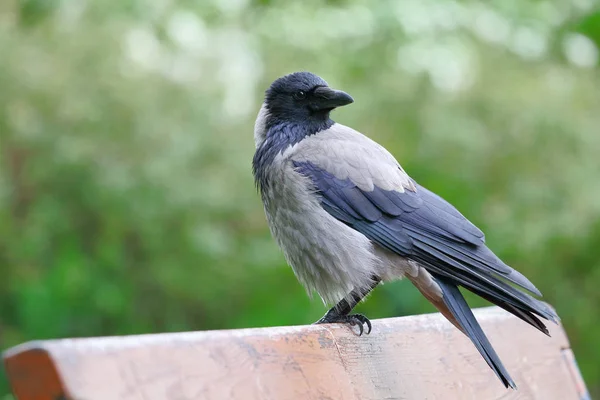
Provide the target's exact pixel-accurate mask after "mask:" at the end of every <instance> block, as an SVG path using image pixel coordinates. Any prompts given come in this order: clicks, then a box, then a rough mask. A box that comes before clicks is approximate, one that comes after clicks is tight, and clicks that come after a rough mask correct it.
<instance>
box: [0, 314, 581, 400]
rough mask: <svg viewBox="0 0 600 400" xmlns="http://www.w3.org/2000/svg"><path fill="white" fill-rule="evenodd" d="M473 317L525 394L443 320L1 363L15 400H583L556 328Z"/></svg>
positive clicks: (118, 345) (70, 342)
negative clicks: (546, 331)
mask: <svg viewBox="0 0 600 400" xmlns="http://www.w3.org/2000/svg"><path fill="white" fill-rule="evenodd" d="M475 314H476V316H477V318H478V319H479V321H480V322H481V324H482V326H483V328H484V330H485V331H486V332H487V334H488V336H489V338H490V340H491V342H492V344H493V345H494V347H495V348H496V350H497V351H498V353H499V355H500V358H501V359H502V360H503V361H504V363H505V365H506V367H507V368H508V371H509V372H510V373H511V374H512V376H513V378H514V380H515V381H516V383H517V385H518V387H519V389H518V391H512V390H507V389H505V388H504V387H503V386H502V384H501V383H500V381H499V380H498V379H497V378H496V376H495V375H494V373H493V372H492V371H491V370H490V369H489V368H488V366H487V365H486V363H485V362H484V361H483V359H482V358H481V357H480V355H479V354H478V353H477V351H476V350H475V348H474V347H473V345H472V344H471V342H470V341H469V340H468V339H467V338H466V337H465V336H463V335H462V334H461V333H460V332H459V331H458V330H457V329H456V328H454V327H453V326H452V325H451V324H450V323H448V322H447V321H446V320H445V319H443V317H442V316H441V315H440V314H429V315H420V316H414V317H404V318H391V319H382V320H374V321H373V332H372V333H371V334H370V335H368V336H367V335H364V336H362V337H358V336H356V335H355V334H354V333H352V332H351V331H350V330H349V329H348V328H347V327H344V326H338V325H320V326H314V325H312V326H298V327H278V328H260V329H243V330H232V331H209V332H190V333H173V334H157V335H141V336H125V337H104V338H90V339H65V340H50V341H39V342H31V343H26V344H24V345H21V346H17V347H15V348H12V349H10V350H8V351H7V352H6V353H5V355H4V362H5V365H6V371H7V374H8V376H9V380H10V383H11V385H12V387H13V390H14V393H15V395H16V396H17V398H18V399H19V400H59V399H76V400H113V399H114V400H158V399H173V400H191V399H277V400H283V399H306V400H311V399H335V400H337V399H361V400H363V399H364V400H368V399H410V400H413V399H444V400H447V399H461V400H464V399H476V400H482V399H484V400H485V399H543V400H551V399H561V400H570V399H585V398H588V397H586V396H587V394H586V391H585V385H584V384H583V381H582V380H581V378H580V375H579V372H578V369H577V367H576V365H575V362H574V359H573V357H572V353H571V351H570V348H569V343H568V340H567V337H566V336H565V334H564V331H563V330H562V328H561V327H559V326H555V325H554V324H551V326H550V331H551V334H552V337H551V338H549V337H546V336H544V335H543V334H541V333H540V332H538V331H536V330H535V329H533V328H531V327H530V326H528V325H526V324H525V323H523V322H521V321H520V320H518V319H517V318H515V317H513V316H510V315H509V314H507V313H505V312H504V311H502V310H500V309H497V308H485V309H478V310H476V313H475Z"/></svg>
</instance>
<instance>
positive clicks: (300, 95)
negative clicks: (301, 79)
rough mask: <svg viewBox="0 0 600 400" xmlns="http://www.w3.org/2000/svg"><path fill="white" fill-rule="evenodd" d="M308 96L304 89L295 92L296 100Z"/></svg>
mask: <svg viewBox="0 0 600 400" xmlns="http://www.w3.org/2000/svg"><path fill="white" fill-rule="evenodd" d="M305 97H306V93H304V92H303V91H302V90H299V91H297V92H296V93H294V98H295V99H296V100H302V99H304V98H305Z"/></svg>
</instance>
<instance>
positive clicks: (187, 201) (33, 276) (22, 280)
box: [0, 0, 600, 399]
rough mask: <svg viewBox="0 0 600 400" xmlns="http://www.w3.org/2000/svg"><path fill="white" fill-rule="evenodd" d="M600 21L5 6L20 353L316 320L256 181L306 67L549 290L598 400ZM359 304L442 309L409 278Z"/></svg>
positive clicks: (508, 1)
mask: <svg viewBox="0 0 600 400" xmlns="http://www.w3.org/2000/svg"><path fill="white" fill-rule="evenodd" d="M599 6H600V5H599V4H598V3H596V2H595V1H593V0H560V1H559V0H546V1H525V0H496V1H492V2H485V3H484V2H467V1H464V2H461V1H452V0H410V1H409V0H380V1H377V2H371V1H368V0H354V1H329V2H323V1H316V0H310V1H307V0H303V1H302V2H292V1H283V0H281V1H269V0H262V1H256V0H254V1H252V0H212V1H198V0H197V1H190V0H181V1H175V0H153V1H147V0H144V1H142V0H103V1H97V2H92V1H86V0H79V1H66V0H65V1H60V0H53V1H52V0H29V1H17V0H2V1H1V2H0V221H1V223H0V349H5V348H7V347H9V346H12V345H15V344H17V343H20V342H23V341H27V340H32V339H45V338H58V337H72V336H96V335H114V334H134V333H147V332H167V331H180V330H202V329H223V328H242V327H259V326H272V325H289V324H307V323H311V322H313V321H314V320H316V319H318V318H319V317H320V316H321V315H322V314H323V313H324V311H325V307H324V306H323V304H322V303H321V302H320V301H319V300H318V299H315V300H313V301H310V300H309V299H308V297H307V296H306V294H305V292H304V290H303V289H302V287H301V286H300V285H299V284H298V283H297V281H296V279H295V277H294V276H293V273H292V271H291V269H290V268H289V267H287V266H286V263H285V261H284V259H283V256H282V254H281V252H280V251H279V250H278V248H277V247H276V245H275V243H274V241H273V240H272V239H271V237H270V234H269V231H268V228H267V225H266V222H265V218H264V215H263V210H262V205H261V203H260V199H259V196H258V195H257V194H256V191H255V188H254V183H253V180H252V175H251V168H250V164H251V159H252V155H253V151H254V142H253V138H252V132H253V124H254V118H255V115H256V112H257V110H258V108H259V107H260V103H261V101H262V94H263V91H264V89H265V88H266V87H267V86H268V84H269V83H270V82H271V81H272V80H274V79H275V78H277V77H278V76H281V75H283V74H285V73H289V72H292V71H296V70H304V69H306V70H310V71H312V72H315V73H317V74H319V75H321V76H322V77H324V78H325V79H326V80H327V81H328V82H329V83H330V84H331V85H332V86H335V87H337V88H340V89H343V90H345V91H347V92H349V93H350V94H352V96H354V98H355V103H354V104H353V105H351V106H349V107H344V108H343V109H340V110H339V111H336V112H335V113H334V118H335V119H336V120H338V121H339V122H342V123H344V124H346V125H350V126H352V127H354V128H356V129H358V130H360V131H362V132H364V133H366V134H368V135H370V136H371V137H372V138H374V139H375V140H377V141H379V142H380V143H382V144H383V145H384V146H386V147H387V148H388V149H389V150H390V151H391V152H392V153H393V154H394V155H396V156H397V158H398V159H399V160H400V162H401V163H402V164H403V166H404V167H405V169H406V170H407V171H408V172H409V173H410V174H411V175H412V176H413V177H414V178H415V179H417V180H418V181H419V182H420V183H421V184H423V185H424V186H426V187H429V188H430V189H432V190H434V191H436V192H438V193H439V194H441V195H442V196H444V197H445V198H447V199H448V200H449V201H451V202H452V203H454V204H455V205H456V206H457V207H458V208H459V209H460V210H461V211H462V212H463V213H464V214H466V216H467V217H469V218H470V219H471V220H472V221H473V222H475V223H476V224H477V225H479V226H480V227H481V228H482V229H483V230H484V231H485V232H486V234H487V241H488V243H489V245H490V247H491V248H492V249H494V250H495V251H496V252H497V253H498V254H499V255H500V256H501V257H502V258H503V259H504V260H505V261H506V262H507V263H509V264H511V265H513V266H515V267H517V268H518V269H519V270H521V271H522V272H524V273H525V274H526V275H527V276H528V277H529V278H530V279H531V280H532V281H533V282H535V284H536V285H537V286H538V287H539V288H540V289H541V291H542V292H543V293H544V294H545V296H546V299H547V300H548V301H550V302H551V303H552V304H553V305H554V306H555V307H556V308H557V310H558V312H559V314H560V316H561V317H562V319H563V323H564V325H565V327H566V330H567V332H568V334H569V337H570V340H571V343H572V345H573V347H574V350H575V354H576V356H577V358H578V360H579V365H580V367H581V370H582V372H583V375H584V378H585V379H586V382H587V384H588V386H589V389H590V390H591V392H592V396H594V395H595V396H600V362H599V361H598V360H599V359H600V339H599V336H600V318H599V314H600V311H599V310H600V290H598V285H599V284H600V261H599V260H600V76H599V73H598V71H599V70H598V45H599V44H600V11H598V10H600V7H599ZM472 300H473V302H472V304H473V305H475V306H482V305H484V304H485V303H484V302H482V301H477V300H476V299H472ZM359 307H360V309H361V310H362V311H363V312H365V313H368V315H369V316H370V317H372V318H377V317H391V316H400V315H408V314H415V313H423V312H431V311H433V309H432V308H431V307H430V306H428V305H427V304H426V303H425V301H424V300H423V299H422V298H421V297H420V295H419V294H418V293H417V291H416V290H414V289H413V288H412V287H411V286H410V285H409V284H407V283H406V282H398V283H395V284H388V285H385V286H384V287H382V288H380V289H379V290H377V291H376V293H375V294H374V295H373V296H372V297H371V298H370V300H369V301H368V302H367V303H365V304H362V305H360V306H359ZM4 379H5V378H4V377H1V378H0V399H10V398H11V397H10V395H9V394H8V393H9V389H8V386H7V384H6V382H5V380H4ZM540 384H542V383H540Z"/></svg>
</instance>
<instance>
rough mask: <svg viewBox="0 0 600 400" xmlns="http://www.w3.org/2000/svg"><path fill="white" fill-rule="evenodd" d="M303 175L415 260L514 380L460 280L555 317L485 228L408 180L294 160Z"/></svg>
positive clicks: (347, 218) (517, 307) (331, 204)
mask: <svg viewBox="0 0 600 400" xmlns="http://www.w3.org/2000/svg"><path fill="white" fill-rule="evenodd" d="M295 168H296V170H297V171H298V172H300V173H301V174H303V175H305V176H307V177H309V178H310V179H311V180H312V182H313V184H314V186H315V189H316V191H317V193H318V194H319V196H320V200H321V205H322V206H323V208H324V209H325V210H326V211H327V212H328V213H329V214H331V215H332V216H333V217H335V218H336V219H338V220H340V221H342V222H344V223H345V224H347V225H348V226H350V227H352V228H353V229H356V230H357V231H359V232H361V233H362V234H364V235H365V236H366V237H368V238H369V239H371V240H372V241H373V242H375V243H377V244H378V245H380V246H382V247H384V248H386V249H388V250H390V251H393V252H395V253H397V254H399V255H401V256H404V257H407V258H409V259H412V260H415V261H417V262H419V263H420V264H421V265H422V266H423V267H425V268H426V269H427V270H428V271H429V273H430V274H431V275H432V276H433V277H434V279H435V280H436V281H437V283H438V285H439V286H440V288H441V289H442V292H443V294H444V303H445V304H446V306H447V307H448V308H449V310H450V311H451V313H452V314H453V316H454V317H455V318H456V320H457V321H458V323H459V324H460V325H461V327H462V328H463V331H464V332H465V333H466V334H467V335H468V336H469V338H470V339H471V340H472V341H473V343H474V344H475V346H476V347H477V349H478V350H479V351H480V353H481V354H482V356H483V357H484V358H485V359H486V361H487V362H488V364H489V365H490V367H491V368H492V369H493V370H494V371H495V372H496V374H497V375H498V376H499V377H500V379H501V380H502V381H503V382H504V384H505V385H506V386H513V387H514V382H512V379H511V378H510V376H509V375H508V373H507V372H506V370H505V369H504V367H503V366H502V363H501V362H500V360H499V358H498V356H497V355H496V353H495V352H494V350H493V348H492V347H491V345H490V344H489V342H488V340H487V338H486V337H485V335H484V333H483V331H482V330H481V327H480V326H479V324H478V323H477V321H476V319H475V318H474V316H473V314H472V312H471V311H470V309H469V307H468V305H467V303H466V301H465V300H464V298H463V296H462V295H461V293H460V290H459V289H458V287H457V286H463V287H465V288H466V289H468V290H470V291H471V292H473V293H476V294H477V295H479V296H481V297H483V298H485V299H486V300H488V301H490V302H492V303H494V304H496V305H498V306H499V307H502V308H504V309H505V310H507V311H509V312H511V313H512V314H514V315H516V316H517V317H519V318H521V319H522V320H524V321H525V322H527V323H529V324H530V325H532V326H534V327H535V328H537V329H539V330H540V331H542V332H544V333H545V334H548V330H547V328H546V326H545V325H544V323H543V322H542V321H540V319H539V318H538V317H537V316H539V317H542V318H545V319H549V320H552V321H555V322H556V321H557V320H558V317H557V316H556V314H555V312H554V310H552V309H551V308H550V307H549V306H548V305H547V304H546V303H543V302H541V301H539V300H536V299H535V298H533V297H532V296H530V295H529V294H527V293H525V292H523V291H521V290H519V289H517V288H515V287H514V286H512V285H510V284H509V283H508V282H512V283H514V284H516V285H518V286H520V287H521V288H524V289H526V290H528V291H529V292H531V293H534V294H536V295H540V296H541V293H540V292H539V290H538V289H537V288H536V287H535V286H534V285H533V284H532V283H531V282H530V281H529V280H528V279H527V278H525V276H523V275H522V274H520V273H519V272H518V271H515V270H514V269H512V268H511V267H509V266H508V265H506V264H504V263H503V262H502V261H501V260H500V259H499V258H498V257H497V256H496V255H495V254H494V253H493V252H492V251H491V250H490V249H488V248H487V246H486V245H485V238H484V235H483V233H482V232H481V231H480V230H479V229H478V228H477V227H476V226H475V225H473V224H472V223H471V222H470V221H469V220H467V219H466V218H465V217H464V216H463V215H462V214H461V213H460V212H459V211H458V210H456V208H454V207H453V206H452V205H450V204H449V203H448V202H446V201H445V200H444V199H442V198H441V197H439V196H437V195H435V194H434V193H432V192H430V191H429V190H427V189H425V188H424V187H422V186H420V185H418V184H417V183H416V182H414V184H415V187H416V191H410V190H405V191H404V192H403V193H400V192H397V191H386V190H382V189H380V188H378V187H374V189H373V190H372V191H364V190H361V189H359V188H358V187H357V186H356V185H355V184H354V183H352V181H351V180H349V179H345V180H341V179H337V178H336V177H335V176H333V175H332V174H330V173H329V172H327V171H325V170H323V169H321V168H319V167H317V166H315V165H314V164H312V163H310V162H295Z"/></svg>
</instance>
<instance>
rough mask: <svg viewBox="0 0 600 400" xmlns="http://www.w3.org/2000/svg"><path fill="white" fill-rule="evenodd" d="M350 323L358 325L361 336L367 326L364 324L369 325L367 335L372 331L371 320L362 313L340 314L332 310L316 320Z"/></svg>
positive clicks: (321, 322) (323, 322)
mask: <svg viewBox="0 0 600 400" xmlns="http://www.w3.org/2000/svg"><path fill="white" fill-rule="evenodd" d="M332 323H339V324H349V325H350V326H358V330H359V333H358V336H361V335H362V334H363V333H364V331H365V328H364V327H363V325H365V324H366V325H367V335H368V334H369V333H371V321H369V318H367V317H365V316H364V315H362V314H349V315H340V314H337V313H335V312H331V310H330V311H329V312H328V313H327V314H325V315H324V316H323V318H321V319H320V320H318V321H317V322H315V324H332Z"/></svg>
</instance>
